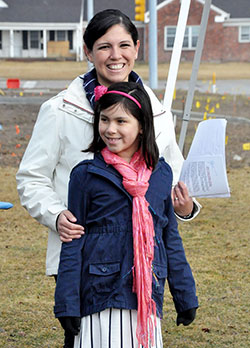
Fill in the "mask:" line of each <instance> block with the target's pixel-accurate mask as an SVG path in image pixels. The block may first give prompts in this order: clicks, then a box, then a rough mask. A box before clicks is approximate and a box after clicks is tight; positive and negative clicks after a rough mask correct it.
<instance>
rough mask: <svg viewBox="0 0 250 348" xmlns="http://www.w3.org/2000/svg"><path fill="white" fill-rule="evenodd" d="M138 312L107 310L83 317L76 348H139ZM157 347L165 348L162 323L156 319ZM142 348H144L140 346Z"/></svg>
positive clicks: (151, 346)
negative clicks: (137, 335) (137, 333)
mask: <svg viewBox="0 0 250 348" xmlns="http://www.w3.org/2000/svg"><path fill="white" fill-rule="evenodd" d="M136 323H137V311H136V310H128V309H115V308H107V309H105V310H104V311H102V312H100V313H95V314H92V315H88V316H87V317H83V318H82V321H81V330H80V333H79V335H78V336H76V337H75V343H74V348H139V347H138V342H137V338H136ZM156 324H157V325H156V328H155V342H154V343H155V345H152V344H151V343H150V342H149V348H163V344H162V335H161V321H160V319H159V318H158V317H157V318H156ZM140 348H143V347H142V346H141V345H140Z"/></svg>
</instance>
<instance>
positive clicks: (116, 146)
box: [99, 104, 141, 162]
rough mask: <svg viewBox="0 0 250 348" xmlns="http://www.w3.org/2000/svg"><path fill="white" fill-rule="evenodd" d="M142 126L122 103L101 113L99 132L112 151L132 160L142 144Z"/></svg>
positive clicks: (128, 160)
mask: <svg viewBox="0 0 250 348" xmlns="http://www.w3.org/2000/svg"><path fill="white" fill-rule="evenodd" d="M140 133H141V126H140V123H139V122H138V120H137V119H136V118H135V117H134V116H133V115H131V114H130V113H129V112H128V111H125V110H124V108H122V107H121V105H120V104H117V105H114V106H112V107H110V108H108V109H106V110H103V111H102V112H101V114H100V120H99V134H100V137H101V138H102V140H103V141H104V143H105V144H106V146H107V147H108V148H109V150H110V151H112V152H114V153H115V154H117V155H118V156H120V157H121V158H123V159H124V160H125V161H127V162H130V160H131V158H132V156H133V154H134V153H135V152H136V151H137V150H138V148H139V145H140V136H139V135H140Z"/></svg>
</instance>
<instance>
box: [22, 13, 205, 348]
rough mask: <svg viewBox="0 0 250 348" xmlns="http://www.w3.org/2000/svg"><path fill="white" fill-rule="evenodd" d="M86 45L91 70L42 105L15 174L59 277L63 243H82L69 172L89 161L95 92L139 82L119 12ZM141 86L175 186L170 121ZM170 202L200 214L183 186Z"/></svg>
mask: <svg viewBox="0 0 250 348" xmlns="http://www.w3.org/2000/svg"><path fill="white" fill-rule="evenodd" d="M84 42H85V45H84V51H85V54H86V56H87V58H88V60H89V61H91V62H92V63H93V64H94V66H95V69H94V70H92V71H91V72H89V73H87V74H85V75H83V76H80V77H77V78H76V79H75V80H74V81H73V82H72V83H71V84H70V86H69V87H68V88H67V90H64V91H62V92H61V93H59V94H58V95H57V96H55V97H53V98H51V99H50V100H48V101H47V102H45V103H44V104H43V105H42V106H41V109H40V112H39V115H38V118H37V121H36V124H35V127H34V130H33V134H32V137H31V139H30V142H29V144H28V146H27V149H26V151H25V154H24V156H23V159H22V162H21V164H20V168H19V170H18V173H17V189H18V192H19V196H20V200H21V203H22V205H23V206H24V207H25V208H26V209H27V210H28V211H29V213H30V215H31V216H32V217H34V218H35V219H37V221H39V222H40V223H42V224H43V225H45V226H47V227H48V228H49V235H48V248H47V257H46V274H47V275H56V274H57V270H58V262H59V254H60V250H61V241H63V242H68V241H71V240H72V239H74V238H80V237H81V235H82V234H83V233H84V230H83V227H82V226H80V225H77V224H74V222H75V221H76V219H75V217H74V216H73V215H72V214H71V213H70V212H69V211H68V210H67V185H68V180H69V174H70V171H71V169H72V168H73V167H74V166H75V165H76V164H77V163H78V162H80V161H81V160H84V159H90V158H92V157H93V155H92V154H90V153H83V152H82V149H85V148H87V147H88V145H89V143H90V142H91V140H92V136H93V119H94V114H93V106H94V100H93V96H94V88H95V87H96V85H98V84H104V85H105V86H109V85H110V84H111V83H113V82H119V81H128V80H129V81H134V82H138V83H142V81H141V79H140V77H139V76H138V75H137V74H136V73H134V72H133V71H132V69H133V67H134V62H135V60H136V58H137V54H138V49H139V41H138V33H137V30H136V28H135V26H134V25H133V23H132V22H131V21H130V19H129V18H128V17H127V16H125V15H124V14H123V13H122V12H120V11H119V10H104V11H102V12H100V13H98V14H96V15H95V16H94V17H93V19H92V20H91V21H90V23H89V24H88V27H87V29H86V31H85V33H84ZM144 87H145V88H146V90H147V92H148V94H149V96H150V99H151V104H152V108H153V114H154V125H155V134H156V142H157V145H158V147H159V153H160V155H161V156H163V157H164V158H165V160H166V161H167V162H168V163H169V164H170V166H171V168H172V170H173V174H174V184H176V183H177V180H178V176H179V173H180V170H181V166H182V162H183V157H182V155H181V152H180V150H179V148H178V146H177V144H176V140H175V133H174V126H173V121H172V116H171V114H167V113H166V111H165V110H164V109H163V107H162V105H161V103H160V102H159V101H158V99H157V98H156V96H155V95H154V94H153V92H152V91H151V90H150V89H149V88H148V87H146V86H144ZM173 199H174V209H175V212H176V213H177V214H178V215H179V216H182V217H184V219H185V218H186V217H187V218H189V217H190V216H191V218H193V217H194V216H195V215H197V213H198V212H199V206H198V205H195V204H193V201H192V199H191V198H190V197H189V196H188V192H187V189H186V187H185V186H184V184H182V183H178V184H177V185H176V187H175V189H174V191H173ZM190 214H191V215H190ZM69 346H70V345H69Z"/></svg>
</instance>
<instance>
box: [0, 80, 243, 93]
mask: <svg viewBox="0 0 250 348" xmlns="http://www.w3.org/2000/svg"><path fill="white" fill-rule="evenodd" d="M70 82H71V81H70V80H37V81H34V80H30V81H29V80H21V81H20V90H22V91H25V92H27V93H29V92H30V93H32V92H36V93H37V92H43V93H46V92H53V93H54V92H55V91H54V90H57V91H60V90H63V89H65V88H67V86H68V85H69V84H70ZM145 83H146V84H147V85H149V83H148V81H145ZM165 87H166V81H162V80H159V81H158V89H163V90H165ZM188 87H189V81H184V80H182V81H177V83H176V89H177V90H184V91H187V90H188ZM6 88H7V87H6V80H5V79H0V89H2V90H6ZM195 90H197V91H199V92H201V93H206V92H208V93H211V92H212V85H211V81H197V83H196V87H195ZM216 93H219V94H232V95H239V94H243V95H246V96H250V80H217V81H216Z"/></svg>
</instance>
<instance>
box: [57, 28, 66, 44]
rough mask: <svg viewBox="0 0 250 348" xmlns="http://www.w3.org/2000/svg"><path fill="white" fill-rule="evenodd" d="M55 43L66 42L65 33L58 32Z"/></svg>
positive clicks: (62, 31) (63, 31)
mask: <svg viewBox="0 0 250 348" xmlns="http://www.w3.org/2000/svg"><path fill="white" fill-rule="evenodd" d="M57 41H66V31H65V30H58V31H57Z"/></svg>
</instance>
